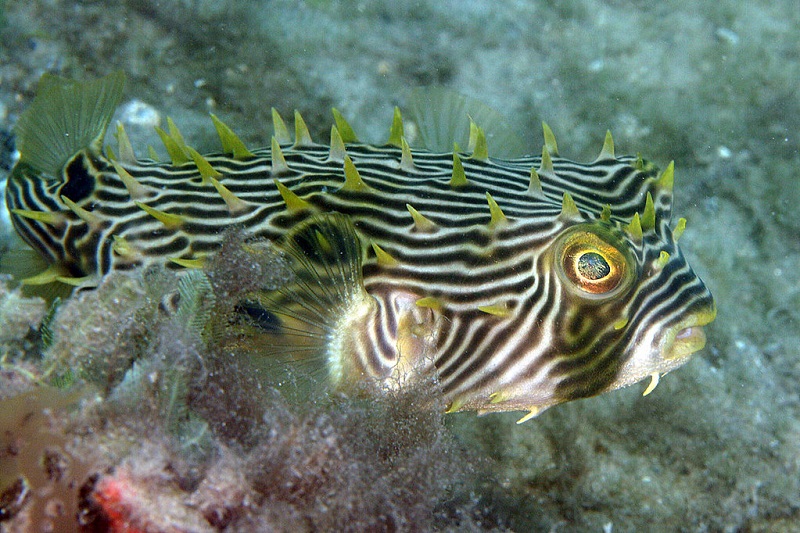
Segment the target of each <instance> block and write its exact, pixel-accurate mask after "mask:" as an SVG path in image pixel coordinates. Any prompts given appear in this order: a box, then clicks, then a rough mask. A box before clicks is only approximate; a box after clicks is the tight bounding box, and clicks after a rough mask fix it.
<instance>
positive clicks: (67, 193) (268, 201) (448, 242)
mask: <svg viewBox="0 0 800 533" xmlns="http://www.w3.org/2000/svg"><path fill="white" fill-rule="evenodd" d="M340 126H341V125H340ZM303 128H304V125H299V126H298V136H297V139H298V140H299V142H297V143H295V144H294V145H290V144H288V143H285V144H283V145H280V144H278V143H277V141H274V142H273V146H272V149H266V150H258V151H254V152H252V153H250V152H248V155H247V157H232V155H234V154H230V153H229V154H215V155H207V156H199V154H196V152H195V153H194V154H193V153H192V152H193V151H190V149H188V148H187V147H185V146H180V144H181V142H182V138H181V137H180V136H179V134H178V135H176V134H175V133H174V132H171V137H170V138H172V139H173V140H174V141H180V142H178V143H177V144H178V145H179V148H180V149H181V152H182V153H183V155H184V156H185V158H184V159H185V161H186V162H182V161H176V162H173V163H169V164H167V163H157V162H154V161H147V160H144V161H140V160H135V159H133V158H131V157H126V158H122V157H120V158H119V159H118V160H117V161H112V160H111V159H108V158H107V157H106V156H105V155H102V154H101V153H100V152H99V150H91V149H86V150H82V151H80V152H79V153H78V154H77V155H75V156H74V157H73V158H72V159H71V160H70V161H68V163H67V164H66V165H65V166H64V170H63V172H62V175H61V176H58V177H47V176H43V175H42V173H41V172H37V171H35V170H34V169H33V168H29V167H26V166H21V167H18V168H17V169H16V170H15V172H14V176H13V179H12V180H10V181H9V184H8V188H7V202H8V204H9V206H10V207H11V208H12V209H14V210H15V213H17V214H18V215H19V214H20V213H25V214H24V215H23V216H17V217H16V225H17V228H18V230H19V231H20V233H21V234H22V236H23V237H24V238H25V240H27V241H28V242H29V243H31V244H32V245H34V246H35V247H36V248H38V249H39V250H40V251H41V252H42V253H43V255H45V256H46V257H48V258H49V259H50V260H51V261H52V262H54V263H55V264H57V265H58V266H59V268H60V269H61V271H62V273H64V275H67V276H70V277H72V278H83V277H85V276H88V277H96V276H98V275H102V274H105V273H108V272H109V271H111V270H116V269H123V270H124V269H132V268H137V267H140V266H142V265H146V264H149V263H153V262H157V263H164V264H168V265H170V266H172V267H175V268H180V267H179V266H178V264H182V265H184V266H186V265H189V264H190V263H191V262H192V261H196V260H197V259H198V258H202V257H204V256H206V255H208V254H211V253H213V252H214V251H215V250H216V249H218V247H219V246H220V244H221V239H222V237H223V235H224V234H225V232H226V230H227V229H228V228H230V227H231V226H232V225H235V226H238V227H241V228H243V229H244V230H245V231H246V232H247V234H249V235H253V236H254V237H265V238H267V239H270V240H273V241H280V240H281V239H282V238H283V237H284V236H285V235H286V234H287V233H289V232H291V231H293V228H297V227H298V226H300V225H302V224H303V223H304V222H306V223H308V221H309V220H313V219H314V217H318V216H320V215H321V214H324V213H329V212H332V213H339V214H342V215H346V218H347V220H349V221H351V222H352V226H353V228H354V229H355V234H356V235H357V237H356V239H357V240H358V241H359V242H360V245H361V247H362V248H363V250H364V253H363V254H360V255H362V257H360V258H359V259H360V260H363V268H362V270H361V272H360V273H359V275H360V276H362V277H363V287H357V288H353V291H355V292H354V294H356V293H358V289H361V290H362V291H365V292H363V293H362V294H361V296H360V297H354V299H353V300H352V302H350V303H346V302H345V304H346V305H345V304H342V305H344V308H343V311H344V312H345V314H347V315H348V316H349V317H350V318H348V319H347V320H351V321H352V320H354V322H352V323H351V322H348V323H347V325H348V328H347V333H346V334H342V333H337V331H340V330H341V328H340V327H339V326H341V322H336V323H330V324H312V325H311V326H309V327H317V328H321V330H322V331H323V333H322V334H321V336H322V337H325V338H328V339H329V340H330V338H332V337H331V336H335V335H339V336H340V337H341V338H337V339H338V340H337V341H336V342H334V343H332V344H334V345H335V346H334V347H333V348H332V347H331V346H328V347H327V350H328V352H331V351H332V352H333V353H327V355H326V357H328V358H330V359H331V361H333V360H334V359H335V360H336V361H338V362H336V363H335V364H334V363H332V366H337V368H339V367H341V366H342V364H343V363H342V360H346V361H345V363H346V364H345V366H347V365H349V366H348V369H347V370H346V372H349V373H354V374H358V375H361V374H365V375H367V376H372V377H373V378H376V379H377V380H378V381H379V382H380V383H382V384H383V386H390V385H389V384H390V383H391V382H397V381H398V379H400V380H402V379H401V377H400V376H398V375H397V373H398V372H399V370H398V369H403V371H411V372H412V373H414V372H417V371H419V369H420V368H422V367H426V366H431V365H432V366H435V368H436V370H437V372H438V375H439V378H440V380H441V383H442V387H443V389H444V393H445V395H446V397H447V399H448V401H449V406H450V410H460V409H478V410H482V411H494V410H510V409H530V410H531V412H532V413H534V414H535V413H537V412H540V411H541V410H542V409H544V408H546V407H549V406H550V405H554V404H557V403H560V402H563V401H566V400H569V399H574V398H579V397H585V396H591V395H594V394H597V393H599V392H602V391H605V390H610V389H613V388H618V387H620V386H624V385H628V384H631V383H634V382H636V381H639V380H640V379H643V378H644V377H647V376H649V375H652V376H656V377H657V376H658V375H659V374H661V373H664V372H667V371H669V370H671V369H672V368H674V367H675V366H678V365H679V364H681V363H683V362H684V361H685V359H686V357H687V356H688V353H683V352H685V351H686V350H683V351H680V350H679V352H676V353H678V356H675V357H669V356H667V355H669V354H667V353H666V352H668V351H669V350H672V349H673V348H672V343H675V344H676V345H678V344H679V342H678V341H676V340H675V339H676V338H677V339H681V338H683V337H691V336H692V335H696V334H697V332H696V330H698V329H699V326H702V325H704V324H705V323H707V322H709V321H710V320H711V319H713V314H714V311H713V300H712V298H711V295H710V294H709V292H708V290H707V289H706V287H705V286H704V285H703V283H702V281H701V280H700V279H699V278H698V277H697V276H696V275H695V274H694V273H693V272H692V270H691V268H690V267H689V266H688V265H687V263H686V261H685V259H684V258H683V256H682V254H681V253H680V250H679V249H678V247H677V246H676V238H675V237H676V235H674V234H673V231H672V230H671V229H670V228H669V222H670V215H671V213H670V212H671V203H672V170H671V167H670V168H669V169H668V170H667V171H666V172H665V173H664V174H662V175H661V176H660V177H659V175H658V174H657V173H656V171H655V169H654V168H653V167H652V166H651V165H648V164H646V163H644V162H642V161H641V159H637V158H631V157H621V158H617V157H615V156H614V154H613V144H611V143H610V138H608V139H607V143H606V146H604V150H603V152H602V153H601V157H600V158H598V160H597V161H595V162H593V163H590V164H578V163H574V162H571V161H568V160H565V159H560V158H557V157H554V156H555V154H551V153H550V152H551V151H552V152H555V150H549V149H548V147H547V146H546V147H545V149H544V152H543V156H542V157H541V158H540V157H525V158H519V159H513V160H500V159H493V158H488V157H482V154H480V153H479V152H480V147H478V148H475V147H473V148H475V150H474V151H472V152H471V153H461V154H458V155H456V156H454V154H452V153H444V154H441V153H430V152H427V151H424V150H413V151H410V150H408V147H407V145H406V144H405V141H404V140H402V138H401V139H399V140H400V141H401V142H395V143H393V145H386V146H373V145H366V144H359V143H355V142H347V143H346V144H344V143H343V142H342V140H341V137H342V134H340V133H339V129H341V127H340V128H338V129H337V128H336V127H334V129H333V134H332V143H331V147H327V146H323V145H318V144H314V143H311V142H310V137H309V136H308V135H307V130H305V131H304V130H303ZM401 128H402V127H401ZM393 130H394V127H393ZM276 131H277V128H276ZM401 131H402V129H401ZM546 134H547V131H546ZM221 137H223V144H225V138H224V136H223V134H222V133H221ZM345 137H347V135H345ZM346 140H353V139H346ZM395 140H396V141H397V140H398V139H395ZM478 141H480V138H479V139H478ZM483 143H484V146H485V139H483ZM167 147H168V149H169V148H170V147H169V146H167ZM553 147H554V142H553ZM173 148H174V147H173ZM120 152H121V154H124V153H127V151H126V146H125V142H124V140H123V141H122V142H121V143H120ZM130 153H132V150H130ZM195 155H196V157H195ZM198 158H199V159H198ZM173 159H175V157H173ZM345 159H346V160H347V162H345ZM454 160H455V161H454ZM411 161H413V163H411ZM351 162H352V165H353V166H354V168H355V169H356V170H353V166H351V167H350V170H349V176H348V165H349V164H350V163H351ZM175 163H179V164H175ZM459 166H460V167H463V175H460V174H459V172H460V169H459V168H458V167H459ZM532 174H533V176H534V177H533V178H532ZM125 175H126V176H125ZM123 177H125V178H132V179H133V180H134V181H133V182H131V181H130V180H129V179H128V180H127V182H125V181H126V180H123V179H122V178H123ZM457 178H466V184H463V183H462V182H460V181H458V180H457ZM354 180H355V181H354ZM131 183H133V185H132V184H131ZM281 187H283V188H286V189H288V190H289V191H291V192H290V193H286V192H285V191H282V190H280V188H281ZM287 194H288V195H289V198H287ZM63 197H66V198H67V199H68V200H70V201H71V202H72V205H66V206H65V202H67V200H64V199H63ZM651 200H652V203H649V202H651ZM573 202H574V203H573ZM493 204H495V205H494V206H493ZM409 206H410V207H409ZM604 206H610V212H609V211H608V208H607V207H606V211H605V212H604ZM40 212H41V213H57V214H58V215H57V216H58V217H60V219H59V220H56V219H55V217H51V218H50V219H49V220H48V221H44V222H43V221H42V220H36V219H35V216H33V215H31V213H40ZM413 212H416V213H417V215H416V216H412V215H414V213H413ZM419 215H421V217H420V216H419ZM331 220H333V219H331ZM336 220H338V219H336ZM334 225H335V221H334ZM317 232H318V233H319V232H322V233H323V234H324V233H325V228H324V227H323V229H321V230H317ZM586 233H588V234H591V235H600V239H601V240H603V241H604V242H606V243H610V244H611V245H612V246H613V247H615V248H618V249H620V250H621V255H620V257H623V258H624V261H622V262H623V263H624V264H623V265H622V268H623V269H624V270H625V272H626V273H625V276H626V277H625V279H624V280H623V282H624V283H625V284H626V285H625V286H624V287H622V285H621V286H620V287H621V288H619V289H618V290H616V289H615V290H616V291H617V292H615V291H610V292H609V294H611V295H612V296H610V297H605V296H604V295H602V294H601V295H600V296H595V295H591V294H584V293H582V292H581V290H580V288H578V289H576V288H575V287H571V286H570V283H569V280H568V279H566V278H565V277H564V275H563V272H562V271H563V266H562V264H561V262H562V261H564V258H563V257H560V256H559V253H560V252H559V250H561V247H563V246H565V244H563V243H565V242H568V236H569V235H573V236H574V235H577V237H575V239H577V240H578V241H581V239H583V235H584V234H586ZM678 233H679V231H678ZM591 235H590V237H591ZM340 236H341V235H339V234H331V236H330V238H331V239H336V238H338V237H340ZM569 242H571V241H569ZM369 245H375V246H374V248H370V247H369ZM579 245H580V242H579ZM380 253H383V254H384V255H383V257H381V256H380ZM171 260H177V261H171ZM328 281H331V279H329V280H328ZM298 294H300V293H295V297H298ZM300 296H302V295H300ZM331 303H335V302H331ZM339 303H341V302H339ZM351 304H352V305H351ZM347 305H350V307H347ZM271 311H273V312H276V313H277V314H280V309H272V310H271ZM352 317H356V318H355V319H353V318H352ZM306 320H307V322H311V320H309V319H306ZM300 322H302V320H301V321H300ZM299 327H300V329H302V328H303V327H304V326H302V324H301V325H300V326H299ZM409 328H410V329H409ZM415 328H416V329H415ZM693 328H694V329H693ZM285 333H286V334H287V335H288V336H289V337H291V332H285ZM404 350H405V351H404ZM691 351H695V350H694V349H693V350H691ZM689 353H691V352H689ZM415 369H416V370H415ZM347 378H348V379H350V378H352V376H348V377H347Z"/></svg>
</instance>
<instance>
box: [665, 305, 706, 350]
mask: <svg viewBox="0 0 800 533" xmlns="http://www.w3.org/2000/svg"><path fill="white" fill-rule="evenodd" d="M716 316H717V306H716V304H714V303H713V302H712V304H711V306H710V307H709V309H706V310H703V311H699V312H696V313H692V314H690V315H689V316H687V317H686V318H685V319H684V320H681V321H680V322H679V323H678V324H677V325H675V326H674V327H673V328H671V329H670V330H669V331H668V332H667V335H666V337H665V339H664V345H663V346H664V350H663V351H662V354H663V356H664V358H665V359H669V360H673V361H674V360H680V359H685V358H687V357H689V356H690V355H692V354H693V353H695V352H697V351H699V350H702V349H703V348H704V347H705V345H706V333H705V331H703V326H705V325H707V324H710V323H711V322H713V320H714V318H716Z"/></svg>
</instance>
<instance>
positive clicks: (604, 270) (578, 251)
mask: <svg viewBox="0 0 800 533" xmlns="http://www.w3.org/2000/svg"><path fill="white" fill-rule="evenodd" d="M590 228H591V229H590ZM617 241H618V239H616V238H615V237H614V236H613V235H611V234H610V232H608V231H604V230H601V229H600V228H599V227H594V226H592V225H589V224H581V225H580V226H575V227H573V228H570V230H567V232H565V234H564V235H562V237H561V239H560V243H559V246H558V247H557V251H556V258H557V264H558V271H559V274H560V275H561V277H562V278H563V279H564V280H565V281H567V282H568V284H569V285H570V286H572V287H574V288H577V289H578V290H579V292H580V293H582V294H583V295H585V296H590V297H591V296H599V297H603V296H609V295H611V294H616V292H618V290H622V289H623V288H624V287H626V286H628V284H629V283H628V282H629V281H630V280H631V278H632V274H633V268H632V262H631V259H630V257H629V255H628V254H627V253H625V252H623V251H622V246H623V244H622V243H620V244H616V242H617Z"/></svg>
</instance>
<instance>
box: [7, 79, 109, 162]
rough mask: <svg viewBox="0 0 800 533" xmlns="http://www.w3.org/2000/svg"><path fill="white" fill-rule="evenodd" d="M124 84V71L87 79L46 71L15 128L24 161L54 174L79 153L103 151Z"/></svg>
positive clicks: (22, 160) (21, 157)
mask: <svg viewBox="0 0 800 533" xmlns="http://www.w3.org/2000/svg"><path fill="white" fill-rule="evenodd" d="M124 85H125V75H124V74H123V73H122V71H117V72H112V73H111V74H109V75H108V76H106V77H104V78H99V79H96V80H88V81H74V80H68V79H66V78H62V77H60V76H55V75H53V74H45V75H43V76H42V79H41V80H40V81H39V88H38V90H37V92H36V98H34V100H33V103H32V104H31V106H30V107H29V108H28V109H27V110H26V111H25V112H24V113H23V114H22V115H21V116H20V117H19V120H18V121H17V125H16V128H15V131H16V134H17V147H18V149H19V152H20V163H26V164H28V165H30V166H31V167H33V168H35V169H36V170H38V171H40V172H44V173H47V174H50V175H53V176H55V175H57V174H58V172H59V171H60V170H61V168H62V167H63V166H64V164H65V163H66V162H67V160H68V159H69V158H70V157H72V156H73V155H75V154H76V153H77V152H78V151H80V150H82V149H84V148H88V149H90V150H91V151H92V152H95V153H99V152H100V150H101V145H102V143H103V137H104V136H105V134H106V129H107V128H108V124H109V122H110V121H111V117H112V116H113V115H114V111H115V110H116V108H117V105H119V101H120V98H121V97H122V88H123V86H124Z"/></svg>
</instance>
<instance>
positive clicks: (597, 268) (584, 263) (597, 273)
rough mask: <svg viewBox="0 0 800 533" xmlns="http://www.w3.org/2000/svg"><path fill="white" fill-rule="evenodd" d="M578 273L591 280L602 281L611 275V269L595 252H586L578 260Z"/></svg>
mask: <svg viewBox="0 0 800 533" xmlns="http://www.w3.org/2000/svg"><path fill="white" fill-rule="evenodd" d="M578 272H580V274H581V276H583V277H584V278H587V279H591V280H598V279H603V278H604V277H606V276H608V274H609V273H611V267H610V266H608V262H606V260H605V259H603V256H602V255H600V254H598V253H595V252H586V253H585V254H583V255H582V256H580V257H579V258H578Z"/></svg>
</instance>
